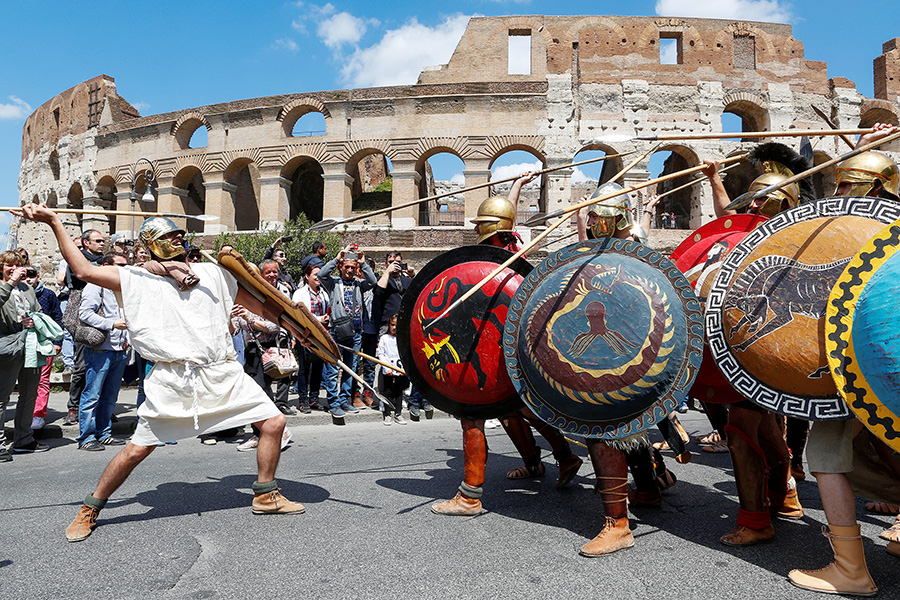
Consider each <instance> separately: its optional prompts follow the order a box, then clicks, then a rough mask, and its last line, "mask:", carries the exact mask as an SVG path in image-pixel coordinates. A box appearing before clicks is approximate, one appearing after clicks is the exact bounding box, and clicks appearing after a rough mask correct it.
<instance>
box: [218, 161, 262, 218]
mask: <svg viewBox="0 0 900 600" xmlns="http://www.w3.org/2000/svg"><path fill="white" fill-rule="evenodd" d="M225 181H226V182H227V183H230V184H232V185H233V186H235V188H234V190H233V191H232V192H231V197H232V202H233V203H234V227H235V229H237V230H238V231H252V230H256V229H259V199H260V189H259V167H258V166H257V165H256V163H255V162H254V161H253V159H250V158H246V157H243V158H237V159H235V160H233V161H232V162H231V164H229V165H228V166H227V167H225Z"/></svg>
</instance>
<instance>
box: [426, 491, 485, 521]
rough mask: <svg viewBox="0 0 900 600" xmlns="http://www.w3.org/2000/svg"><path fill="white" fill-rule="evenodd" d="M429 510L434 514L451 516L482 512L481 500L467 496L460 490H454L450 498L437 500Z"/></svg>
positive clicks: (468, 515)
mask: <svg viewBox="0 0 900 600" xmlns="http://www.w3.org/2000/svg"><path fill="white" fill-rule="evenodd" d="M431 512H433V513H434V514H436V515H449V516H453V517H474V516H476V515H480V514H481V513H483V512H484V509H483V508H482V507H481V500H480V499H478V498H469V497H468V496H466V495H465V494H463V493H462V492H456V496H454V497H453V498H451V499H450V500H445V501H443V502H438V503H437V504H433V505H432V506H431Z"/></svg>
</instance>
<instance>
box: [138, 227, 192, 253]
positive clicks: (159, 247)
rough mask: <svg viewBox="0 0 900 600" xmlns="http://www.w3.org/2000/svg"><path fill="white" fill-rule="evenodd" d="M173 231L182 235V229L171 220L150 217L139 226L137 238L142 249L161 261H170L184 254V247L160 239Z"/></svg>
mask: <svg viewBox="0 0 900 600" xmlns="http://www.w3.org/2000/svg"><path fill="white" fill-rule="evenodd" d="M174 231H180V232H181V233H182V234H184V229H181V228H180V227H178V226H177V225H176V224H175V222H174V221H172V219H169V218H167V217H150V218H149V219H147V220H146V221H144V222H143V223H142V224H141V227H140V229H138V237H139V238H140V240H141V243H142V244H143V245H144V247H146V248H147V249H148V250H150V252H152V253H153V254H154V256H156V257H157V258H161V259H162V260H171V259H173V258H175V257H176V256H180V255H182V254H184V253H185V249H184V246H176V245H175V244H173V243H172V242H170V241H169V240H164V239H162V237H163V236H164V235H166V234H167V233H172V232H174Z"/></svg>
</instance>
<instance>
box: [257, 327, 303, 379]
mask: <svg viewBox="0 0 900 600" xmlns="http://www.w3.org/2000/svg"><path fill="white" fill-rule="evenodd" d="M250 333H251V335H252V336H253V341H254V342H256V345H257V347H258V348H259V353H260V362H261V363H262V368H263V373H265V374H266V375H268V376H269V377H271V378H272V379H284V378H285V377H290V376H291V375H296V374H297V372H298V371H299V370H300V365H299V364H297V359H296V357H294V352H293V351H292V350H291V345H290V342H289V341H288V340H287V337H286V336H282V335H279V336H278V338H277V339H276V340H275V345H274V346H272V347H271V348H263V347H262V344H260V343H259V338H257V337H256V333H254V332H253V330H252V329H251V330H250ZM282 340H284V341H285V345H284V346H283V347H282V346H281V341H282Z"/></svg>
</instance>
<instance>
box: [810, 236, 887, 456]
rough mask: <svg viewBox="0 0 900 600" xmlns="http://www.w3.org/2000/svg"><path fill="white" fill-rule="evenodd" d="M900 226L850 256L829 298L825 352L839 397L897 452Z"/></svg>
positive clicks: (873, 239)
mask: <svg viewBox="0 0 900 600" xmlns="http://www.w3.org/2000/svg"><path fill="white" fill-rule="evenodd" d="M898 281H900V221H897V222H895V223H893V224H892V225H890V226H888V227H886V228H885V229H883V230H882V231H881V232H879V233H878V234H876V235H875V237H873V238H872V239H870V240H869V241H868V242H866V244H865V245H864V246H863V247H862V249H861V250H860V251H859V252H858V253H857V254H856V256H854V257H853V258H852V259H851V260H850V263H849V264H848V265H847V268H846V269H845V270H844V272H843V274H841V276H840V278H838V281H837V284H836V285H835V286H834V289H833V290H832V291H831V297H830V298H829V299H828V307H827V311H826V313H827V315H828V317H827V319H826V321H825V347H826V349H827V351H828V365H829V366H830V367H831V373H832V375H833V376H834V381H835V383H836V384H837V389H838V392H840V394H841V397H842V398H843V399H844V400H845V401H846V402H847V404H848V405H849V406H850V410H852V411H853V413H854V414H855V415H856V416H857V417H858V418H859V420H860V421H862V422H863V423H864V424H865V425H866V427H868V428H869V430H870V431H871V432H872V433H874V434H875V435H876V436H878V437H879V438H880V439H881V440H883V441H884V442H885V443H887V444H888V445H889V446H891V447H892V448H893V449H894V450H895V451H898V452H900V389H898V388H897V382H898V381H900V330H898V328H897V326H896V324H895V322H894V321H893V319H894V318H895V315H897V314H900V294H898V293H897V282H898Z"/></svg>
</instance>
